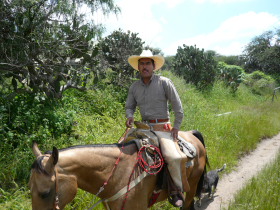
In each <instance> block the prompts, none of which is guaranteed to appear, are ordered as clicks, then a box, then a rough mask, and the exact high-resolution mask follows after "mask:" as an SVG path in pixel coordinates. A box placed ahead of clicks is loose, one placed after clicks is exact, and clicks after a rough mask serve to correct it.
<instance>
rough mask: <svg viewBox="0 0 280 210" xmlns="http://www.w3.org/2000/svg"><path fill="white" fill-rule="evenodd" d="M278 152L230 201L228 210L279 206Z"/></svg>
mask: <svg viewBox="0 0 280 210" xmlns="http://www.w3.org/2000/svg"><path fill="white" fill-rule="evenodd" d="M279 171H280V154H278V156H277V157H276V158H275V160H274V161H273V162H272V164H271V165H269V166H267V167H266V168H265V169H264V170H263V171H261V173H260V174H258V175H257V176H256V177H253V178H252V179H251V180H250V181H249V183H248V184H247V185H246V187H244V188H243V189H242V190H241V191H240V192H239V193H238V194H237V195H236V196H235V198H234V201H233V202H232V203H230V206H229V208H228V210H251V209H254V210H277V209H279V208H280V202H279V193H280V182H279Z"/></svg>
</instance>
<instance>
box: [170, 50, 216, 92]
mask: <svg viewBox="0 0 280 210" xmlns="http://www.w3.org/2000/svg"><path fill="white" fill-rule="evenodd" d="M172 66H173V71H174V72H175V73H176V74H178V75H179V76H182V77H183V78H184V79H185V80H186V82H189V83H192V84H194V85H195V86H196V87H198V88H199V89H204V88H207V87H211V86H212V85H213V84H214V81H215V77H216V66H217V62H216V61H215V60H214V54H213V53H211V52H204V50H203V49H202V50H200V49H199V48H197V47H196V46H186V45H183V48H181V47H179V48H178V49H177V53H176V55H175V58H174V60H173V65H172Z"/></svg>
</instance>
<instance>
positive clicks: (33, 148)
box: [32, 142, 42, 158]
mask: <svg viewBox="0 0 280 210" xmlns="http://www.w3.org/2000/svg"><path fill="white" fill-rule="evenodd" d="M32 151H33V154H34V155H35V156H36V158H37V157H39V156H41V155H42V153H41V151H40V150H39V148H38V144H37V143H36V142H33V145H32Z"/></svg>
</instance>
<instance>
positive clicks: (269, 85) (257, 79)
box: [244, 71, 277, 95]
mask: <svg viewBox="0 0 280 210" xmlns="http://www.w3.org/2000/svg"><path fill="white" fill-rule="evenodd" d="M244 84H246V85H247V86H249V87H250V88H251V89H252V91H253V93H255V94H258V95H267V94H272V91H273V89H274V88H275V87H276V86H277V83H276V81H275V79H273V78H272V77H271V76H269V75H266V74H265V73H264V72H261V71H254V72H252V73H251V74H246V75H245V77H244Z"/></svg>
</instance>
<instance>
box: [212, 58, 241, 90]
mask: <svg viewBox="0 0 280 210" xmlns="http://www.w3.org/2000/svg"><path fill="white" fill-rule="evenodd" d="M217 68H218V78H219V79H221V80H222V81H224V82H225V84H226V85H227V86H229V87H230V88H231V90H232V92H234V93H235V92H236V91H237V88H238V86H239V85H240V83H241V82H242V77H243V75H244V70H243V69H242V68H241V67H239V66H235V65H227V64H225V63H223V62H219V63H218V67H217Z"/></svg>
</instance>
